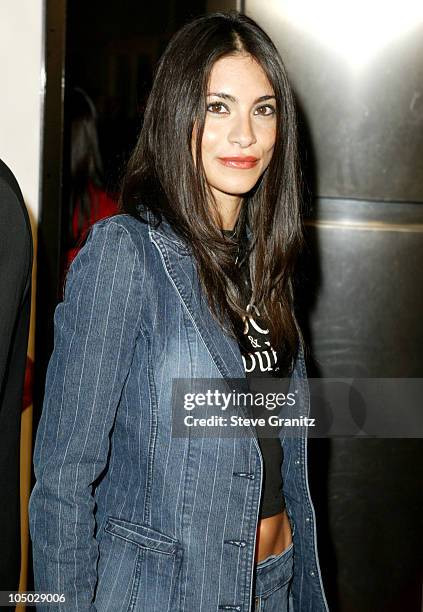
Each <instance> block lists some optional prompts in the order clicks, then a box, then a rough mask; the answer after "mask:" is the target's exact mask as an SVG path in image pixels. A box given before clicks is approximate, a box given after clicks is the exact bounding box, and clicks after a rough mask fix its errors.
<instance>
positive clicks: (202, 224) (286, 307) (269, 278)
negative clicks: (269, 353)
mask: <svg viewBox="0 0 423 612" xmlns="http://www.w3.org/2000/svg"><path fill="white" fill-rule="evenodd" d="M239 53H247V54H250V55H251V56H252V57H254V58H255V59H256V60H257V62H258V63H259V65H260V66H261V67H262V69H263V70H264V72H265V74H266V76H267V78H268V80H269V82H270V84H271V85H272V87H273V90H274V92H275V96H276V105H277V131H276V143H275V147H274V152H273V156H272V160H271V162H270V164H269V166H268V168H267V169H266V171H265V173H264V174H263V176H262V177H261V179H260V180H259V182H258V184H257V185H255V187H254V188H253V190H252V191H251V192H250V193H248V194H246V195H245V196H244V199H243V203H242V207H241V213H240V217H239V219H238V223H237V228H238V229H239V231H240V232H242V231H243V226H244V225H245V224H247V225H248V226H249V228H250V230H251V232H252V240H251V243H250V245H249V249H248V250H249V253H248V254H249V267H250V276H251V281H252V296H251V301H252V302H254V304H255V305H256V306H257V308H258V310H259V311H260V313H261V315H262V316H263V317H265V318H266V320H267V321H266V322H267V325H268V327H269V331H270V338H271V341H272V345H273V346H274V347H275V348H277V349H278V350H282V349H284V352H285V354H286V357H287V358H288V359H289V360H291V359H292V358H294V356H295V354H296V350H297V345H298V337H299V335H301V332H300V329H299V326H298V324H297V321H296V318H295V313H294V304H293V301H294V297H293V282H292V277H293V273H294V264H295V260H296V257H297V255H298V253H299V251H300V249H301V247H302V245H303V230H302V224H301V217H300V207H301V196H300V170H299V163H298V155H297V124H296V111H295V104H294V100H293V95H292V91H291V87H290V85H289V82H288V78H287V74H286V70H285V67H284V65H283V63H282V60H281V58H280V56H279V53H278V51H277V49H276V47H275V46H274V44H273V43H272V41H271V40H270V38H269V37H268V36H267V34H266V33H265V32H264V31H263V30H262V29H261V28H260V27H259V26H258V25H257V23H255V22H254V21H253V20H252V19H250V18H249V17H247V16H245V15H242V14H240V13H237V12H232V11H231V12H228V13H213V14H210V15H207V16H204V17H200V18H198V19H195V20H194V21H192V22H190V23H188V24H187V25H185V26H184V27H183V28H182V29H180V30H179V31H178V32H177V33H176V34H175V36H174V37H173V38H172V40H171V41H170V43H169V45H168V47H167V49H166V50H165V52H164V54H163V56H162V58H161V60H160V62H159V65H158V68H157V71H156V75H155V80H154V83H153V87H152V90H151V93H150V97H149V100H148V103H147V107H146V111H145V116H144V124H143V127H142V130H141V134H140V137H139V140H138V143H137V145H136V148H135V150H134V152H133V155H132V157H131V159H130V161H129V164H128V167H127V172H126V176H125V178H124V181H123V185H122V193H121V201H120V205H121V209H122V210H123V211H124V212H129V213H130V214H133V215H134V216H136V217H138V218H140V210H141V209H140V206H139V205H140V204H141V205H142V206H146V207H148V208H149V209H150V210H151V211H152V212H153V213H154V214H155V215H156V216H157V219H158V222H160V220H161V218H162V215H163V216H164V217H165V218H166V220H167V221H168V222H169V223H170V224H171V225H172V227H173V229H174V231H175V232H176V233H177V234H178V235H179V236H180V237H181V238H182V239H183V240H185V241H186V242H187V243H188V244H189V245H190V247H191V249H192V252H193V255H194V256H195V258H196V262H197V269H198V277H199V282H200V285H201V287H202V289H203V290H204V292H205V294H206V296H207V299H208V303H209V305H210V308H211V311H212V313H213V315H214V316H215V317H216V318H217V320H218V321H219V322H220V323H221V324H222V326H223V327H224V328H225V329H226V331H227V332H228V333H229V334H231V335H232V336H234V337H235V338H237V339H239V329H240V328H239V320H240V318H241V317H242V316H243V315H246V310H245V308H246V303H245V301H244V298H243V291H242V287H241V281H240V278H239V277H240V275H239V273H238V271H237V269H236V268H235V266H234V261H233V248H228V239H226V238H225V237H224V236H223V235H222V232H221V231H220V228H218V227H217V226H216V224H215V223H214V221H213V218H212V215H211V213H210V205H214V206H216V203H215V202H214V200H213V197H212V194H211V191H210V188H209V187H208V185H207V180H206V176H205V172H204V167H203V165H202V161H201V141H202V135H203V130H204V122H205V116H206V107H207V105H206V96H207V86H208V81H209V78H210V73H211V70H212V68H213V65H214V64H215V62H216V61H217V60H219V59H220V58H222V57H224V56H227V55H234V54H239ZM194 124H195V126H196V134H197V138H196V160H195V162H194V160H193V156H192V149H191V147H192V145H191V141H192V132H193V127H194ZM229 246H231V247H233V246H235V243H234V241H231V240H229ZM228 320H229V322H230V326H229V328H227V327H226V322H227V321H228Z"/></svg>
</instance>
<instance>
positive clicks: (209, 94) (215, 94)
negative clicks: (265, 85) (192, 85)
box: [207, 91, 276, 104]
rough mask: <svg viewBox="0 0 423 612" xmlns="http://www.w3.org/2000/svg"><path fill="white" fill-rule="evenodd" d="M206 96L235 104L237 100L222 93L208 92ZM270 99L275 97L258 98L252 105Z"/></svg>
mask: <svg viewBox="0 0 423 612" xmlns="http://www.w3.org/2000/svg"><path fill="white" fill-rule="evenodd" d="M207 96H216V97H217V98H223V99H224V100H230V101H231V102H237V99H236V98H235V97H234V96H231V95H230V94H227V93H224V92H223V91H220V92H210V93H208V94H207ZM272 99H274V100H276V96H274V95H266V96H260V97H259V98H257V99H256V100H254V104H257V102H265V101H266V100H272Z"/></svg>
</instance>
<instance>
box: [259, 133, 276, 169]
mask: <svg viewBox="0 0 423 612" xmlns="http://www.w3.org/2000/svg"><path fill="white" fill-rule="evenodd" d="M275 143H276V127H275V128H269V129H268V130H265V131H264V132H263V133H262V138H261V144H262V150H263V156H264V158H265V159H266V165H267V164H269V162H270V160H271V159H272V155H273V150H274V148H275Z"/></svg>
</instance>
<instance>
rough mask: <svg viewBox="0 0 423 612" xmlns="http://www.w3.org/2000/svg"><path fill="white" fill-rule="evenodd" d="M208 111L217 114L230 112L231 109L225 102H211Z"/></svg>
mask: <svg viewBox="0 0 423 612" xmlns="http://www.w3.org/2000/svg"><path fill="white" fill-rule="evenodd" d="M207 111H208V112H210V113H214V114H215V115H224V114H225V113H228V112H229V109H228V107H227V106H226V104H223V102H211V103H210V104H207Z"/></svg>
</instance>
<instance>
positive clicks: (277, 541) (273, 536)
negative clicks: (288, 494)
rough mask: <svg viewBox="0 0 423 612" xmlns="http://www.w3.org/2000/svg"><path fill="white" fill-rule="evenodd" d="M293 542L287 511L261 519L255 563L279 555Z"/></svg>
mask: <svg viewBox="0 0 423 612" xmlns="http://www.w3.org/2000/svg"><path fill="white" fill-rule="evenodd" d="M291 542H292V533H291V525H290V523H289V519H288V515H287V513H286V510H283V512H279V513H278V514H274V515H273V516H269V517H268V518H264V519H259V522H258V525H257V536H256V551H255V562H256V563H259V562H260V561H263V559H266V557H268V556H269V555H279V554H280V553H281V552H283V551H284V550H285V548H287V547H288V546H289V545H290V544H291Z"/></svg>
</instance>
